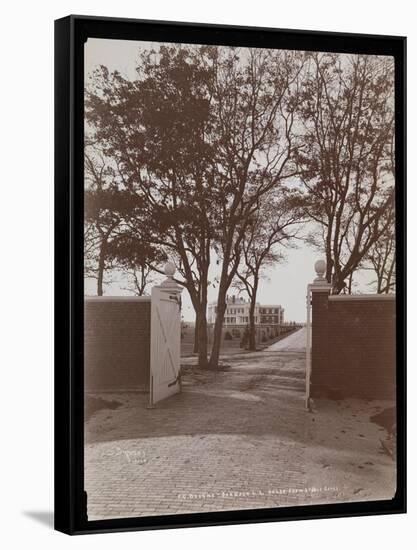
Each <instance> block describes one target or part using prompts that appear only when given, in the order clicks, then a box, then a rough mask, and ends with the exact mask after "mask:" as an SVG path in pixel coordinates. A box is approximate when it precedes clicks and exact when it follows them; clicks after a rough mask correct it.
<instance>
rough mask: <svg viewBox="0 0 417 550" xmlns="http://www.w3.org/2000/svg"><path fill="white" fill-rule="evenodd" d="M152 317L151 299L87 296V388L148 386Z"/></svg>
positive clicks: (85, 367) (85, 311)
mask: <svg viewBox="0 0 417 550" xmlns="http://www.w3.org/2000/svg"><path fill="white" fill-rule="evenodd" d="M150 320H151V302H150V299H140V298H128V299H127V298H109V297H99V298H86V299H85V302H84V381H85V389H86V390H87V391H92V390H93V391H96V390H121V389H123V390H134V389H146V388H148V386H149V360H150Z"/></svg>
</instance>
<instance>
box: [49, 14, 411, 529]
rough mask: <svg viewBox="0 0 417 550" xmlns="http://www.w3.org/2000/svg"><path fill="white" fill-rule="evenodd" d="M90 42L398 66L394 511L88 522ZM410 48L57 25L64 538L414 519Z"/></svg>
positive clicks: (91, 21) (92, 23)
mask: <svg viewBox="0 0 417 550" xmlns="http://www.w3.org/2000/svg"><path fill="white" fill-rule="evenodd" d="M89 37H96V38H115V39H130V40H153V41H164V42H186V43H198V44H218V45H241V46H253V47H269V48H285V49H298V50H310V51H326V52H332V51H336V52H340V53H342V52H352V53H369V54H380V55H390V56H393V57H394V58H395V98H396V99H395V102H396V103H395V113H396V130H395V132H396V133H395V138H396V239H397V293H396V296H397V300H396V303H397V312H396V313H397V316H396V326H397V352H396V353H397V430H398V431H397V493H396V495H395V498H394V499H392V500H390V501H374V502H355V503H344V504H326V505H311V506H297V507H291V508H271V509H270V508H267V509H254V510H244V511H227V512H214V513H195V514H186V515H172V516H156V517H142V518H126V519H109V520H100V521H88V519H87V515H86V498H85V492H84V486H83V459H84V451H83V443H84V430H83V420H84V404H83V297H84V294H83V284H84V283H83V190H84V189H83V133H84V118H83V117H84V113H83V108H84V106H83V93H84V82H83V79H84V76H83V75H84V56H83V47H84V43H85V41H86V40H87V38H89ZM405 115H406V39H405V38H404V37H398V36H375V35H363V34H362V35H361V34H345V33H332V32H313V31H301V30H278V29H272V28H253V27H238V26H223V25H209V24H199V23H198V24H197V23H178V22H165V21H164V22H162V21H144V20H133V19H119V18H105V17H89V16H88V17H87V16H80V15H71V16H68V17H65V18H62V19H59V20H57V21H55V528H56V529H57V530H59V531H62V532H64V533H68V534H84V533H98V532H101V533H103V532H109V531H128V530H143V529H162V528H175V527H195V526H208V525H226V524H240V523H254V522H269V521H283V520H300V519H314V518H332V517H341V516H364V515H371V514H372V515H375V514H393V513H404V512H405V511H406V437H405V434H406V368H405V365H406V289H405V282H406V281H405V276H406V275H405V274H406V272H405V267H406V258H405V245H406V242H405V241H406V230H405V228H406V219H405V212H406V209H405V201H406V143H405V140H406V118H405Z"/></svg>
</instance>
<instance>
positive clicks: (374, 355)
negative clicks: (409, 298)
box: [311, 292, 396, 399]
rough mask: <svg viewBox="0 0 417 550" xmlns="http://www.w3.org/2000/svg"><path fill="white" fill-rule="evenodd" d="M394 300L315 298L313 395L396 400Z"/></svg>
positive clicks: (320, 294)
mask: <svg viewBox="0 0 417 550" xmlns="http://www.w3.org/2000/svg"><path fill="white" fill-rule="evenodd" d="M395 365H396V358H395V299H394V297H392V296H373V295H372V296H330V297H329V296H328V294H327V293H322V292H313V294H312V378H311V394H312V395H313V397H314V396H315V395H316V396H329V397H332V396H333V397H341V398H343V397H360V398H369V399H391V398H394V397H395Z"/></svg>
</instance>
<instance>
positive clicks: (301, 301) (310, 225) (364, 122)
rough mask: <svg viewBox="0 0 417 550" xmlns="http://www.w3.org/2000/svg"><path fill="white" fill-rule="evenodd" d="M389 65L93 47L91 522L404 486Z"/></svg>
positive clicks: (88, 109)
mask: <svg viewBox="0 0 417 550" xmlns="http://www.w3.org/2000/svg"><path fill="white" fill-rule="evenodd" d="M395 69H396V67H395V60H394V57H392V56H388V55H387V56H384V55H371V54H362V53H355V54H354V53H337V52H334V51H332V52H328V51H327V52H326V51H304V50H295V49H293V50H291V49H278V48H255V47H238V46H229V45H207V44H201V45H200V44H195V43H193V44H189V43H185V42H184V43H179V42H178V43H176V42H172V41H171V42H153V41H145V40H143V41H139V40H116V39H107V38H93V37H89V38H88V40H86V42H85V44H84V151H83V159H84V182H83V183H84V243H83V250H84V276H83V278H84V329H83V331H84V332H83V334H84V343H83V345H84V490H85V498H86V507H87V517H88V521H95V520H109V519H120V518H133V517H135V518H138V517H139V518H140V517H150V516H166V515H179V514H195V513H201V512H225V511H242V510H254V509H271V508H285V507H297V506H309V505H317V504H341V503H352V502H375V501H390V500H392V499H394V497H395V495H396V492H397V451H396V437H397V403H396V395H397V391H396V386H397V379H396V346H397V343H396V342H397V340H396V229H395V227H396V214H395V207H396V205H395V189H396V180H395V178H396V166H395V149H396V143H395Z"/></svg>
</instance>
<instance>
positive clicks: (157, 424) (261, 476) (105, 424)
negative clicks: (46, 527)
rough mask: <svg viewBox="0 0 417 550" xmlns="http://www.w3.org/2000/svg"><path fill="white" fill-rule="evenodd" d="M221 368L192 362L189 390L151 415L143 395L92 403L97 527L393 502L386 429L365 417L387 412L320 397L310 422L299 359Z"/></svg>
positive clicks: (91, 508) (266, 357)
mask: <svg viewBox="0 0 417 550" xmlns="http://www.w3.org/2000/svg"><path fill="white" fill-rule="evenodd" d="M223 362H224V363H227V364H224V365H223V366H224V368H225V370H223V371H221V372H217V373H214V372H207V371H200V370H198V369H197V368H196V367H195V359H193V358H189V359H185V360H184V366H183V391H182V393H181V394H179V395H176V396H174V397H172V398H170V399H167V400H166V401H164V402H162V403H160V404H159V405H158V406H157V408H156V409H153V410H149V409H146V403H147V396H146V395H144V394H141V393H123V394H116V393H115V394H102V395H100V396H97V395H96V396H93V395H90V396H89V397H88V399H90V400H91V399H93V400H94V399H95V400H96V401H95V403H99V404H100V405H99V406H96V408H94V407H93V409H92V410H93V411H94V412H93V413H92V414H91V415H90V418H89V420H88V421H87V423H86V446H85V487H86V490H87V492H88V514H89V518H90V519H103V518H110V517H128V516H146V515H159V514H176V513H192V512H198V511H219V510H232V509H235V510H236V509H245V508H246V509H247V508H262V507H276V506H288V505H297V504H308V503H326V502H346V501H350V500H355V501H358V500H376V499H387V498H391V497H392V496H393V495H394V492H395V476H396V469H395V463H394V462H393V460H392V459H391V457H390V456H387V455H386V454H384V453H383V451H382V450H381V446H380V438H383V437H384V434H385V433H386V432H385V431H384V429H383V428H381V427H380V426H378V425H377V424H374V423H372V422H370V420H369V418H370V416H372V415H373V414H375V413H377V412H379V411H381V410H384V409H386V408H387V407H388V406H390V405H392V404H391V403H385V402H371V403H365V402H363V401H359V400H351V401H343V402H339V403H338V402H333V401H324V400H323V401H317V402H316V403H315V405H314V411H313V412H310V413H309V412H306V411H305V409H304V354H303V353H302V352H300V351H285V350H284V351H263V352H257V353H252V354H242V355H234V356H227V357H226V356H225V357H224V358H223ZM99 400H103V401H99ZM106 402H107V403H110V404H109V406H107V405H106Z"/></svg>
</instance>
